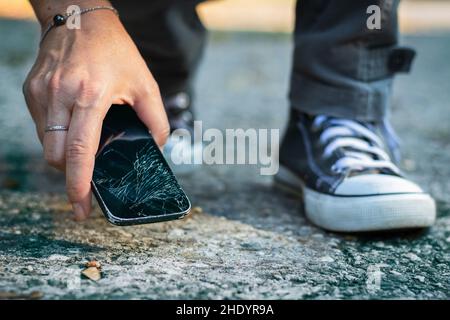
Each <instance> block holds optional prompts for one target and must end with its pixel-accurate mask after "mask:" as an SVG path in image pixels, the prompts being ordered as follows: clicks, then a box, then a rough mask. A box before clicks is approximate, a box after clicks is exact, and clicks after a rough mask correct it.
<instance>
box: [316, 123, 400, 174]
mask: <svg viewBox="0 0 450 320" xmlns="http://www.w3.org/2000/svg"><path fill="white" fill-rule="evenodd" d="M325 124H326V128H325V129H324V130H323V132H322V133H321V135H320V143H321V144H322V145H323V146H324V147H325V149H324V151H323V157H324V159H328V158H330V157H331V156H332V155H333V153H334V152H335V151H336V150H337V149H341V150H342V151H343V153H344V156H343V157H341V158H340V159H339V160H337V161H336V162H335V163H334V164H333V166H332V170H333V171H335V172H343V171H347V170H351V171H364V170H368V169H378V170H382V169H388V170H391V171H392V172H394V173H396V174H400V170H399V169H398V168H397V166H396V165H395V164H394V163H392V161H391V159H390V157H389V155H388V154H387V153H386V152H385V151H384V150H383V149H384V144H383V142H382V140H381V139H380V138H379V137H378V136H377V135H376V134H375V133H374V132H372V131H371V130H369V129H368V128H366V127H365V126H363V125H362V124H360V123H358V122H356V121H353V120H347V119H338V118H331V117H328V116H317V117H315V119H314V122H313V124H312V126H313V130H318V129H320V128H322V127H324V126H325Z"/></svg>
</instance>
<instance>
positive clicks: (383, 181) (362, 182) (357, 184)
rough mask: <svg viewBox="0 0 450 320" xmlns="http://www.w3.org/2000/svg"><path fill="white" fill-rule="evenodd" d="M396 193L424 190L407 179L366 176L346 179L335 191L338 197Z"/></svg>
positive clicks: (387, 176)
mask: <svg viewBox="0 0 450 320" xmlns="http://www.w3.org/2000/svg"><path fill="white" fill-rule="evenodd" d="M396 193H423V190H422V189H421V188H420V187H419V186H418V185H417V184H415V183H413V182H411V181H409V180H407V179H405V178H401V177H397V176H391V175H384V174H366V175H359V176H353V177H350V178H346V179H345V180H344V181H343V182H342V183H341V184H340V185H339V186H338V187H337V188H336V191H335V194H336V195H342V196H360V195H361V196H363V195H381V194H396Z"/></svg>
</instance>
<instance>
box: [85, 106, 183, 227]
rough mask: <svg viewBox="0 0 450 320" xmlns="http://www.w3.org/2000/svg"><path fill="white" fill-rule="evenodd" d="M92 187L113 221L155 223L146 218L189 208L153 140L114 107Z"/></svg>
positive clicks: (133, 119)
mask: <svg viewBox="0 0 450 320" xmlns="http://www.w3.org/2000/svg"><path fill="white" fill-rule="evenodd" d="M93 184H94V186H95V189H96V191H97V192H96V193H97V194H96V196H97V199H98V198H99V197H100V201H99V203H100V206H101V207H102V204H103V206H104V207H106V210H107V211H108V214H111V215H112V216H113V217H112V218H113V219H119V220H133V219H137V220H139V219H143V220H142V221H141V222H142V223H145V222H156V221H146V220H145V219H146V218H150V219H151V218H152V217H161V216H167V215H177V214H182V213H185V212H186V211H188V210H189V208H190V203H189V200H188V198H187V197H186V195H185V193H184V191H183V190H182V188H181V187H180V185H179V184H178V182H177V180H176V178H175V176H174V174H173V173H172V171H171V170H170V168H169V166H168V164H167V162H166V161H165V159H164V157H163V156H162V154H161V152H160V150H159V148H158V146H157V145H156V143H155V141H154V140H153V138H152V136H151V135H150V134H149V133H148V131H147V129H146V128H145V127H144V126H143V124H142V123H141V122H140V120H139V119H138V118H137V116H136V115H135V113H134V111H132V110H131V108H129V107H128V108H126V107H125V106H113V107H112V108H111V110H110V111H109V112H108V115H107V117H106V118H105V121H104V123H103V130H102V138H101V143H100V148H99V151H98V153H97V156H96V162H95V168H94V175H93ZM98 200H99V199H98ZM103 209H104V208H103ZM104 211H105V209H104ZM109 218H111V217H109ZM161 220H168V219H164V218H163V219H161Z"/></svg>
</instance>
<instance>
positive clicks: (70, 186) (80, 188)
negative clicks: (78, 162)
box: [66, 181, 86, 200]
mask: <svg viewBox="0 0 450 320" xmlns="http://www.w3.org/2000/svg"><path fill="white" fill-rule="evenodd" d="M85 189H86V186H85V184H84V183H82V182H78V181H71V182H68V183H67V185H66V190H67V194H68V196H69V198H70V200H77V198H79V197H80V195H82V194H83V193H84V191H85Z"/></svg>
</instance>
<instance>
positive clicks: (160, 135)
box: [155, 124, 170, 145]
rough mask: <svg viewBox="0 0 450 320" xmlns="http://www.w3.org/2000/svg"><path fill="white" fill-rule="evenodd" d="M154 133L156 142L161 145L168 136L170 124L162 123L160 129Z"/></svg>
mask: <svg viewBox="0 0 450 320" xmlns="http://www.w3.org/2000/svg"><path fill="white" fill-rule="evenodd" d="M155 134H156V137H155V138H156V139H157V143H158V144H159V145H163V144H164V143H165V142H166V141H167V139H168V138H169V135H170V126H169V125H168V124H167V125H164V126H163V127H162V128H161V129H159V131H158V132H155Z"/></svg>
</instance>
